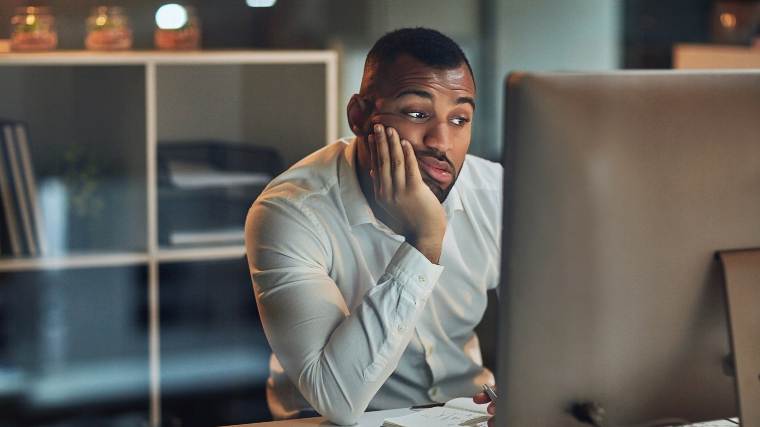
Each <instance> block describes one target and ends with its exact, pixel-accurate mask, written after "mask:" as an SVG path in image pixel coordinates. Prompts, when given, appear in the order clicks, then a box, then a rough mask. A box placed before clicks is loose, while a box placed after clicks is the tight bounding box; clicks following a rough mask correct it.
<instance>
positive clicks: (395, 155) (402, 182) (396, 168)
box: [386, 128, 406, 192]
mask: <svg viewBox="0 0 760 427" xmlns="http://www.w3.org/2000/svg"><path fill="white" fill-rule="evenodd" d="M386 130H387V132H386V133H387V134H388V151H389V152H390V161H391V176H392V177H393V191H394V192H399V191H404V188H406V170H405V169H406V167H405V164H404V157H405V156H404V151H403V150H402V149H401V141H400V140H399V134H398V132H396V129H393V128H386Z"/></svg>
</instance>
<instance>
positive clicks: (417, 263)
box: [385, 242, 443, 298]
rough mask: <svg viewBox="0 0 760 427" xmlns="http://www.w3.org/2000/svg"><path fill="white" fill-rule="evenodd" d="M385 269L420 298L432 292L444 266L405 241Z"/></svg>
mask: <svg viewBox="0 0 760 427" xmlns="http://www.w3.org/2000/svg"><path fill="white" fill-rule="evenodd" d="M385 271H386V273H387V274H389V275H391V276H393V277H394V278H395V279H396V280H397V281H398V282H400V283H402V284H403V285H404V287H405V288H406V289H407V290H408V291H409V292H410V293H411V294H412V295H413V296H414V297H416V298H419V297H425V296H427V295H429V294H430V292H432V290H433V287H434V286H435V284H436V283H438V279H439V278H440V277H441V273H443V266H441V265H437V264H433V263H432V262H430V260H429V259H427V258H426V257H425V255H422V253H420V251H418V250H417V248H415V247H414V246H412V245H410V244H409V243H406V242H404V243H402V244H401V246H400V247H399V248H398V250H397V251H396V253H395V254H394V255H393V258H392V259H391V262H390V264H388V267H387V268H386V270H385Z"/></svg>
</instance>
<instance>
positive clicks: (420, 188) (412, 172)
mask: <svg viewBox="0 0 760 427" xmlns="http://www.w3.org/2000/svg"><path fill="white" fill-rule="evenodd" d="M368 141H369V152H370V157H371V163H372V169H371V171H370V175H371V176H372V186H373V190H374V194H375V203H376V206H377V207H378V208H380V209H381V211H382V212H381V214H382V215H381V217H382V218H381V219H382V220H383V222H384V223H386V225H388V226H389V227H390V228H391V229H393V231H395V232H396V233H399V234H401V235H402V236H404V237H406V240H407V241H408V242H409V243H410V244H411V245H412V246H414V247H415V248H417V250H418V251H420V252H421V253H422V254H423V255H425V257H427V259H429V260H430V262H432V263H436V264H437V263H438V259H439V258H440V256H441V245H442V243H443V235H444V233H445V232H446V214H445V212H444V210H443V206H441V202H439V201H438V198H436V197H435V194H433V192H432V191H431V190H430V188H428V186H427V185H426V184H425V183H424V182H423V181H422V176H421V175H420V169H419V166H418V165H417V157H416V156H415V154H414V149H413V148H412V144H411V143H410V142H409V141H406V140H401V139H400V138H399V134H398V132H397V131H396V130H395V129H393V128H390V127H388V128H386V127H385V126H383V125H381V124H375V125H374V127H373V133H372V134H370V135H369V137H368Z"/></svg>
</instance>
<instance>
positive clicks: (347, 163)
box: [338, 138, 467, 227]
mask: <svg viewBox="0 0 760 427" xmlns="http://www.w3.org/2000/svg"><path fill="white" fill-rule="evenodd" d="M342 143H344V144H347V145H348V146H347V147H346V149H345V150H343V155H342V156H341V161H340V165H339V170H338V185H340V193H341V198H342V199H343V207H344V209H345V211H346V217H347V218H348V222H349V224H350V225H351V226H352V227H354V226H357V225H360V224H368V223H369V224H376V223H377V222H378V221H377V218H376V217H375V214H374V213H372V209H371V208H370V207H369V203H368V202H367V198H366V197H364V193H362V190H361V186H360V185H359V178H358V176H357V174H356V168H357V165H356V163H357V159H356V150H357V148H356V146H357V144H358V139H356V138H353V139H351V140H342ZM466 164H467V162H465V165H466ZM466 173H467V167H466V166H463V167H462V170H461V171H460V176H459V179H457V182H456V184H454V188H452V189H451V191H450V192H449V194H448V196H446V200H444V201H443V209H444V210H445V211H446V217H447V218H451V217H452V216H453V215H454V212H456V211H463V210H464V205H463V204H462V197H461V195H460V194H459V189H460V188H461V187H462V182H461V181H462V178H465V174H466Z"/></svg>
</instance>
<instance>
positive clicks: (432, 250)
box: [410, 235, 443, 264]
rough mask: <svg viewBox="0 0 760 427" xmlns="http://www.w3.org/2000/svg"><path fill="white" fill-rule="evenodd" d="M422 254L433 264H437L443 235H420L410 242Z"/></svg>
mask: <svg viewBox="0 0 760 427" xmlns="http://www.w3.org/2000/svg"><path fill="white" fill-rule="evenodd" d="M410 243H411V244H412V246H414V247H415V248H416V249H417V250H418V251H419V252H420V253H421V254H422V255H424V256H425V258H427V259H428V260H429V261H430V262H432V263H433V264H438V261H439V260H440V258H441V247H442V246H443V235H440V236H436V235H433V236H421V237H419V238H416V239H414V240H413V241H412V242H410Z"/></svg>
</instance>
